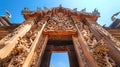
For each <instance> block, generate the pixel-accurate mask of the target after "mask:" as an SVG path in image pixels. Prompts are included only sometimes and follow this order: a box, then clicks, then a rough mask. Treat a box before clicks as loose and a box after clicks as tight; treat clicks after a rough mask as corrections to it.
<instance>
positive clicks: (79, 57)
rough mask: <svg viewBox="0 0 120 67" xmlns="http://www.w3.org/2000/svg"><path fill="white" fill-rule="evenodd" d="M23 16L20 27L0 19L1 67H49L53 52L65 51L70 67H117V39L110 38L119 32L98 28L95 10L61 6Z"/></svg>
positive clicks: (119, 45)
mask: <svg viewBox="0 0 120 67" xmlns="http://www.w3.org/2000/svg"><path fill="white" fill-rule="evenodd" d="M22 14H23V16H24V18H25V21H24V22H23V23H22V24H20V25H14V24H10V22H9V21H8V20H9V18H7V16H6V17H4V18H3V17H0V24H1V27H0V39H1V40H0V67H49V63H50V57H51V54H52V53H53V52H67V53H68V56H69V62H70V67H119V66H120V39H119V38H120V37H116V38H115V37H113V36H114V35H115V32H116V33H117V35H118V36H120V35H119V34H118V31H119V32H120V29H112V28H109V29H108V28H107V29H105V28H103V27H102V26H100V25H99V24H98V23H97V22H96V21H97V19H98V17H99V15H100V13H99V12H98V11H97V10H96V9H95V10H94V11H93V12H92V13H88V12H86V11H85V9H83V10H81V11H77V10H76V9H73V10H72V9H68V8H64V7H62V6H61V5H60V6H59V7H57V8H51V9H47V8H46V9H44V10H40V9H39V8H38V9H37V10H36V11H30V10H29V9H28V8H25V9H24V10H23V11H22ZM5 18H6V19H5ZM115 30H117V31H115ZM109 32H110V33H111V32H113V33H114V34H112V33H111V34H110V33H109ZM117 35H116V36H117ZM117 38H118V39H117Z"/></svg>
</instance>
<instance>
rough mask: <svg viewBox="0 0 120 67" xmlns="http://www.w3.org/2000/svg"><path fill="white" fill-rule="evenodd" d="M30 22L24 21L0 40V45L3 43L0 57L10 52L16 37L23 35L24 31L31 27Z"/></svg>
mask: <svg viewBox="0 0 120 67" xmlns="http://www.w3.org/2000/svg"><path fill="white" fill-rule="evenodd" d="M32 24H33V21H25V22H24V23H23V24H21V25H20V26H19V27H18V28H16V29H15V30H14V32H13V33H10V34H8V35H7V36H6V37H4V38H3V39H2V40H0V45H3V48H1V49H0V59H4V58H5V57H7V56H8V55H9V54H10V53H11V51H12V50H13V48H14V47H15V45H16V44H17V42H18V39H19V38H20V37H23V36H24V35H25V34H26V32H28V31H29V30H30V29H31V26H32Z"/></svg>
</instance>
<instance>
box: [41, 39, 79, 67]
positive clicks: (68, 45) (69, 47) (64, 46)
mask: <svg viewBox="0 0 120 67" xmlns="http://www.w3.org/2000/svg"><path fill="white" fill-rule="evenodd" d="M60 52H65V53H67V54H68V59H69V64H70V67H79V65H78V60H77V57H76V52H75V50H74V46H73V42H72V41H71V40H48V43H47V46H46V49H45V52H44V54H43V57H42V61H41V64H40V67H49V66H50V60H51V55H52V53H60ZM58 60H59V59H58Z"/></svg>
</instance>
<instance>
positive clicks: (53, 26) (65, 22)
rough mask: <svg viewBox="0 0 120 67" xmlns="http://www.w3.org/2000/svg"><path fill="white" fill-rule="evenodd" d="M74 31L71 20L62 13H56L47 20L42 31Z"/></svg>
mask: <svg viewBox="0 0 120 67" xmlns="http://www.w3.org/2000/svg"><path fill="white" fill-rule="evenodd" d="M61 30H62V31H75V27H74V25H73V24H72V20H71V19H70V18H69V17H67V15H63V13H58V14H57V15H54V16H53V17H51V18H50V20H48V23H47V26H46V28H45V29H44V31H45V32H46V31H61Z"/></svg>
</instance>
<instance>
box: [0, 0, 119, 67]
mask: <svg viewBox="0 0 120 67" xmlns="http://www.w3.org/2000/svg"><path fill="white" fill-rule="evenodd" d="M60 4H62V6H63V7H66V8H71V9H74V8H77V9H78V11H80V10H82V9H84V8H86V11H87V12H92V11H94V9H95V8H97V9H98V11H99V12H100V16H101V17H100V18H99V19H98V20H97V22H98V23H99V24H100V25H104V24H106V26H109V25H110V24H111V23H112V21H111V16H112V15H113V14H114V13H117V12H119V11H120V0H0V16H3V15H6V13H5V9H7V10H8V11H9V12H10V13H11V14H12V18H11V19H10V21H11V22H12V23H14V24H19V23H22V22H23V21H24V18H23V15H22V13H21V11H22V10H23V9H24V8H25V7H27V8H29V9H30V10H32V11H34V10H36V8H37V7H40V8H42V9H43V8H44V7H47V8H52V7H58V6H59V5H60ZM117 18H120V15H119V16H117ZM62 55H63V56H64V57H63V59H65V60H64V61H66V60H67V59H66V57H67V54H61V55H60V54H53V55H52V56H53V63H54V62H57V61H58V58H60V57H61V56H62ZM55 57H58V58H56V59H55ZM51 60H52V59H51ZM64 61H61V62H63V64H64ZM60 64H61V63H60ZM66 64H67V63H66ZM68 66H69V65H68ZM54 67H59V66H54ZM60 67H61V66H60ZM62 67H66V66H62Z"/></svg>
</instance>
